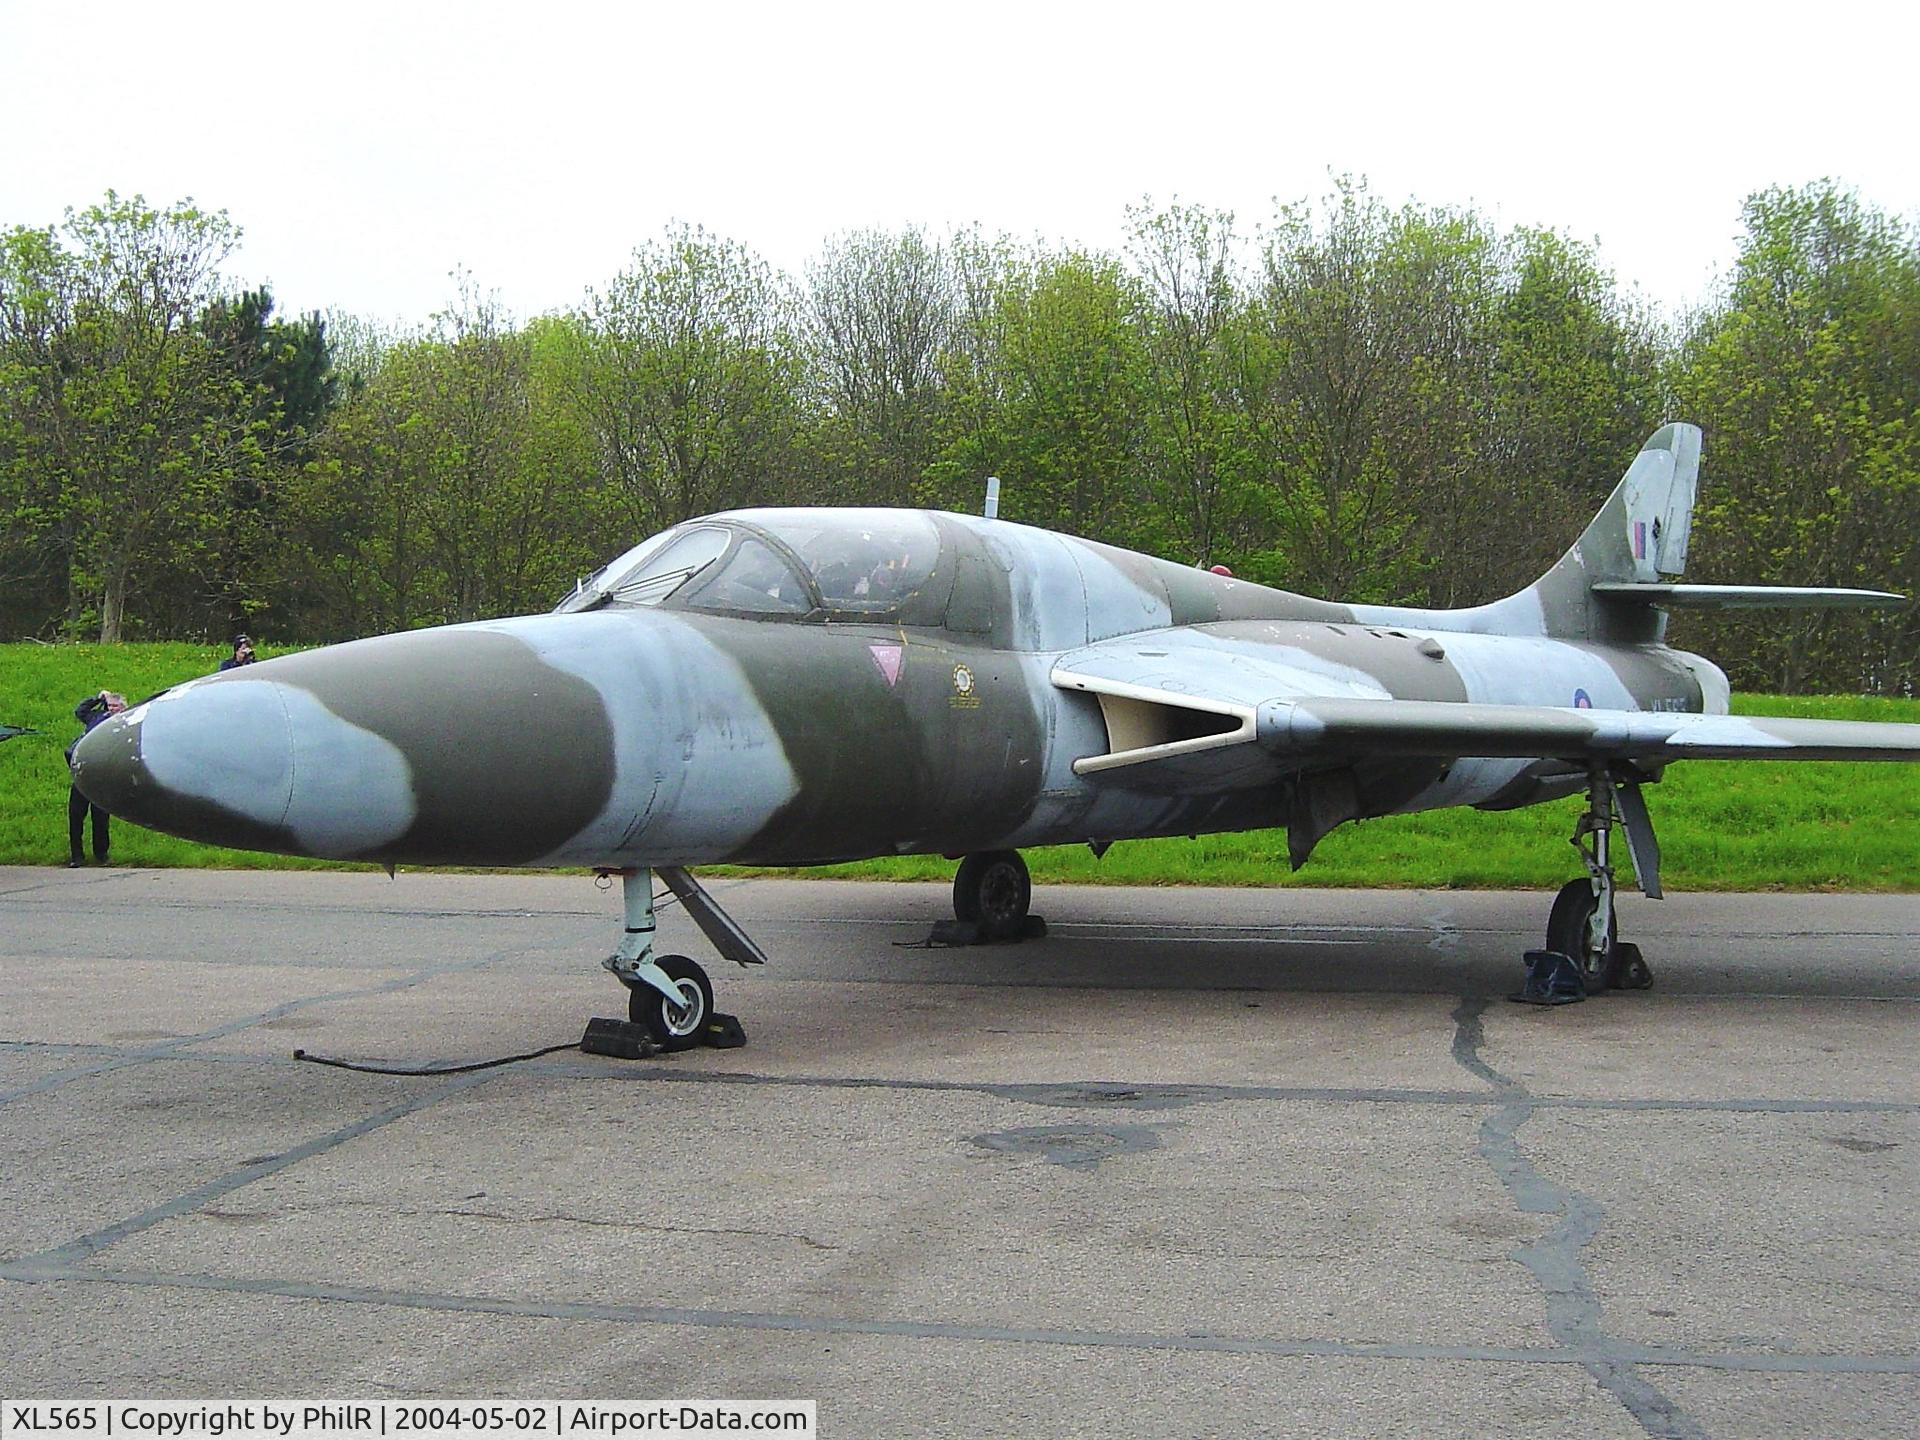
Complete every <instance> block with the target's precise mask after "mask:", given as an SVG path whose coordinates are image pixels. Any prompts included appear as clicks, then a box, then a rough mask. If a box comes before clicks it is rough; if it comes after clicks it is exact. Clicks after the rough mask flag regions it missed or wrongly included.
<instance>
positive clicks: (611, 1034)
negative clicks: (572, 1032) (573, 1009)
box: [580, 1015, 660, 1060]
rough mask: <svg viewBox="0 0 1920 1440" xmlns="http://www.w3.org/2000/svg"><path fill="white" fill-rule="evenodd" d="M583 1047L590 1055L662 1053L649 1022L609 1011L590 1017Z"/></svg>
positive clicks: (640, 1056)
mask: <svg viewBox="0 0 1920 1440" xmlns="http://www.w3.org/2000/svg"><path fill="white" fill-rule="evenodd" d="M580 1048H581V1049H582V1050H583V1051H585V1052H586V1053H587V1054H589V1055H611V1056H612V1057H613V1058H614V1059H616V1060H645V1059H646V1058H647V1057H648V1056H650V1055H658V1054H659V1053H660V1045H659V1043H658V1042H657V1041H655V1040H654V1038H653V1036H651V1035H649V1034H648V1033H647V1027H646V1026H644V1025H636V1024H635V1023H634V1022H633V1021H631V1020H615V1019H613V1018H612V1017H611V1016H607V1015H596V1016H594V1017H593V1018H592V1019H591V1020H589V1021H587V1033H586V1034H584V1035H582V1036H581V1037H580Z"/></svg>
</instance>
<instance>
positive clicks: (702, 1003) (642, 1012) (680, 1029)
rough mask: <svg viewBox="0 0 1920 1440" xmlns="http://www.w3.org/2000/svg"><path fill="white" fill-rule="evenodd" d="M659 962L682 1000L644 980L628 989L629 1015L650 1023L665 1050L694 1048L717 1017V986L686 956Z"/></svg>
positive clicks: (639, 1022)
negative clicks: (715, 1008) (715, 1003)
mask: <svg viewBox="0 0 1920 1440" xmlns="http://www.w3.org/2000/svg"><path fill="white" fill-rule="evenodd" d="M655 963H656V964H657V965H659V967H660V968H661V969H662V970H664V971H665V972H666V974H667V978H668V979H669V980H671V981H673V988H674V989H675V990H678V991H679V992H680V999H681V1003H680V1004H678V1005H676V1004H674V1003H673V1002H672V1001H670V1000H669V999H667V997H666V996H664V995H662V994H661V993H660V992H659V991H658V990H656V989H654V988H653V987H652V986H651V985H648V984H645V983H642V984H639V985H635V986H634V987H633V988H631V989H630V990H628V991H627V1018H628V1019H629V1020H631V1021H633V1023H634V1024H636V1025H644V1026H646V1027H647V1033H648V1034H649V1035H651V1036H652V1037H653V1038H654V1040H655V1041H656V1042H657V1043H658V1044H659V1046H660V1048H661V1049H662V1050H691V1049H692V1048H693V1047H694V1046H696V1045H698V1044H699V1043H700V1037H701V1036H703V1035H704V1034H706V1031H707V1021H709V1020H711V1019H712V1018H713V985H712V983H711V982H710V981H709V980H708V979H707V972H706V971H704V970H702V969H701V968H700V967H699V966H698V965H696V964H694V963H693V961H691V960H689V959H688V958H687V957H686V956H684V955H662V956H661V957H660V958H659V959H658V960H657V961H656V962H655Z"/></svg>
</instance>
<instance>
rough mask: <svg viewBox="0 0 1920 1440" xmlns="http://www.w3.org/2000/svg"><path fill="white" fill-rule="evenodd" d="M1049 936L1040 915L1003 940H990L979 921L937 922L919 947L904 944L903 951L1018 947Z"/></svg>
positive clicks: (1027, 919) (1030, 916)
mask: <svg viewBox="0 0 1920 1440" xmlns="http://www.w3.org/2000/svg"><path fill="white" fill-rule="evenodd" d="M1046 934H1047V922H1046V921H1044V920H1042V919H1041V918H1040V917H1039V916H1038V915H1029V916H1027V917H1026V918H1025V919H1024V920H1022V921H1021V922H1020V931H1019V933H1018V934H1015V935H1009V936H1007V937H1006V938H1005V939H1003V940H993V939H989V938H988V937H987V936H986V935H985V934H984V933H983V932H982V931H981V928H980V923H979V922H978V921H977V920H936V921H934V922H933V929H932V930H931V931H930V932H929V933H928V935H927V938H926V939H925V940H924V941H922V942H921V943H919V944H917V945H906V944H904V942H903V944H902V948H903V949H911V950H938V949H946V948H953V949H959V948H961V947H963V946H967V945H1018V944H1019V943H1020V942H1021V941H1022V940H1043V939H1045V938H1046Z"/></svg>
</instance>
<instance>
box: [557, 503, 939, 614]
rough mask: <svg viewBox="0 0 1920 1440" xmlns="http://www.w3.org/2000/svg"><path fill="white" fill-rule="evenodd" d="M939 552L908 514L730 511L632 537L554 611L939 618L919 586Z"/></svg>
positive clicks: (915, 516)
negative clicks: (636, 540)
mask: <svg viewBox="0 0 1920 1440" xmlns="http://www.w3.org/2000/svg"><path fill="white" fill-rule="evenodd" d="M940 552H941V541H940V531H939V529H938V527H937V526H936V525H935V524H934V522H933V521H932V519H931V518H929V517H928V516H927V515H925V514H924V513H921V512H918V511H912V510H862V509H826V508H814V509H779V510H773V509H767V510H734V511H729V512H727V513H725V514H722V515H713V516H707V517H705V518H703V519H699V520H689V521H687V522H686V523H684V524H681V525H676V526H674V527H673V528H672V529H671V530H665V531H662V532H661V533H660V534H658V535H655V536H653V537H652V538H651V539H648V540H645V541H642V542H641V543H640V544H638V545H636V546H634V548H633V549H631V550H629V551H627V553H626V554H624V555H622V556H620V557H619V558H617V559H615V560H613V561H612V562H611V563H609V564H607V565H605V566H603V567H602V568H601V569H600V570H598V571H596V572H595V573H594V574H593V575H592V576H590V577H589V578H587V579H585V580H582V581H581V582H580V583H579V584H578V585H577V586H576V587H575V588H574V590H573V593H572V594H570V595H568V596H567V598H566V599H564V600H562V601H561V602H560V603H559V604H558V605H557V606H555V607H554V613H556V614H562V615H565V614H575V613H578V612H581V611H587V610H601V609H632V608H638V607H645V606H656V605H657V606H660V607H661V608H663V609H669V610H699V611H706V612H710V613H715V614H721V615H739V616H750V617H752V618H754V619H756V620H780V619H791V620H815V621H828V620H868V621H875V620H879V621H899V622H901V623H905V624H914V623H916V622H918V623H928V621H931V622H932V623H936V624H937V623H939V621H938V618H937V611H938V610H939V609H943V608H944V601H945V597H944V596H941V597H939V598H938V600H937V601H934V597H933V596H931V595H928V594H926V593H925V592H926V591H927V590H928V589H929V583H928V582H929V581H930V580H932V579H933V577H934V575H935V573H936V571H937V570H939V568H940V565H939V560H940ZM929 601H934V603H933V604H929V603H928V602H929ZM921 611H928V612H933V613H929V614H928V615H926V616H924V617H923V616H922V615H921V614H919V613H917V612H921Z"/></svg>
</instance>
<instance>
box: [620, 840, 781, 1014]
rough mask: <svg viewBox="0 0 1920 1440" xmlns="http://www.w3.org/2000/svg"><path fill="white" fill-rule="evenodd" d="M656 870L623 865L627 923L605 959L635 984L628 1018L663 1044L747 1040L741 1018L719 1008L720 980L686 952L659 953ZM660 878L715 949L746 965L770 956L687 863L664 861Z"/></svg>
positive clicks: (631, 986)
mask: <svg viewBox="0 0 1920 1440" xmlns="http://www.w3.org/2000/svg"><path fill="white" fill-rule="evenodd" d="M603 873H613V872H603ZM653 873H654V872H653V871H651V870H648V869H645V868H641V869H634V870H622V871H619V872H618V874H619V876H620V886H621V899H622V901H623V902H624V904H625V907H626V929H625V930H624V931H623V932H622V934H621V936H620V944H619V946H618V947H617V948H616V949H615V950H614V952H613V954H611V955H609V956H608V957H607V958H606V959H605V960H603V961H601V964H602V965H603V966H604V967H605V968H606V969H607V970H608V971H610V972H611V973H612V975H613V977H614V978H615V979H616V980H618V981H619V982H620V983H621V984H622V985H625V986H626V987H627V1016H628V1018H629V1019H630V1020H631V1021H632V1022H633V1023H634V1024H636V1025H641V1026H644V1027H645V1028H646V1031H647V1034H648V1035H649V1036H650V1037H651V1038H652V1040H653V1042H654V1044H656V1045H658V1046H659V1047H660V1048H661V1049H662V1050H670V1051H671V1050H691V1049H692V1048H693V1047H694V1046H696V1045H700V1044H708V1045H737V1044H740V1043H742V1041H743V1040H744V1038H745V1037H744V1035H743V1034H742V1032H741V1030H740V1025H739V1022H738V1021H736V1020H734V1019H733V1017H732V1016H730V1015H721V1014H719V1013H717V1012H716V1011H715V1010H714V1008H713V982H712V981H710V980H709V979H708V978H707V972H706V971H705V970H703V969H702V968H701V967H700V966H699V964H697V963H696V962H695V961H693V960H691V959H689V958H688V957H687V956H685V955H662V956H659V957H658V958H655V956H654V953H653V933H654V918H653ZM660 878H661V879H662V880H665V881H666V882H667V887H668V888H669V889H670V890H672V891H673V893H674V894H675V895H676V896H678V897H679V899H680V902H681V903H682V904H683V905H684V906H685V907H686V911H687V914H688V915H689V916H691V917H692V919H693V922H694V923H695V924H696V925H698V926H699V927H700V929H701V931H702V933H704V934H705V935H706V937H707V938H708V939H709V940H711V941H712V942H713V946H714V949H716V950H718V951H719V952H720V953H721V954H722V955H724V956H726V958H727V959H729V960H732V961H733V962H734V963H736V964H739V965H764V964H766V963H767V957H766V955H765V954H764V953H762V951H761V949H760V947H759V946H758V945H756V944H754V942H753V940H752V938H751V937H750V936H748V934H747V933H746V932H745V931H744V930H742V929H741V928H740V927H739V926H738V925H737V924H735V923H734V920H733V917H732V916H731V915H728V914H727V912H726V911H724V910H722V909H721V908H720V906H719V904H718V903H717V902H716V901H715V900H714V898H713V897H712V896H711V895H709V894H707V892H706V891H705V890H704V889H703V888H702V887H701V885H700V882H699V881H697V880H695V879H694V878H693V876H691V875H689V874H688V873H687V872H686V871H685V870H683V869H679V868H677V867H675V868H668V867H665V866H663V867H661V870H660Z"/></svg>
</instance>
